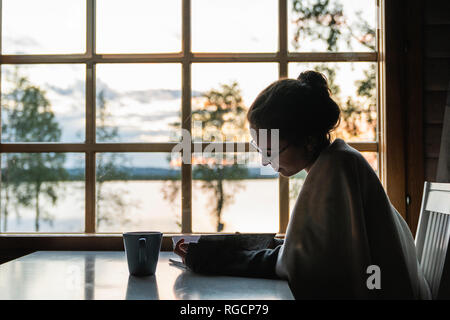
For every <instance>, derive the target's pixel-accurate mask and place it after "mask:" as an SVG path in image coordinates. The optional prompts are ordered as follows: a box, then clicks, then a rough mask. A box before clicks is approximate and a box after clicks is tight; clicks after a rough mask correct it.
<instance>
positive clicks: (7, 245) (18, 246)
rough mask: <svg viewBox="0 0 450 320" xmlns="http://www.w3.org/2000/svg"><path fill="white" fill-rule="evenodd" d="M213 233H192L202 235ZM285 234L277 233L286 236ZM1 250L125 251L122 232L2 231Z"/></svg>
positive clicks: (166, 245) (166, 238) (167, 238)
mask: <svg viewBox="0 0 450 320" xmlns="http://www.w3.org/2000/svg"><path fill="white" fill-rule="evenodd" d="M202 234H213V233H190V234H185V235H202ZM242 234H251V233H245V232H244V233H242ZM179 235H180V233H164V234H163V241H162V244H161V251H172V249H173V245H172V236H179ZM284 236H285V235H284V234H281V233H278V234H276V237H277V238H281V239H282V238H284ZM0 250H77V251H78V250H80V251H83V250H88V251H89V250H91V251H94V250H98V251H104V250H106V251H108V250H110V251H123V240H122V233H0Z"/></svg>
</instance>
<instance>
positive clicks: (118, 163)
mask: <svg viewBox="0 0 450 320" xmlns="http://www.w3.org/2000/svg"><path fill="white" fill-rule="evenodd" d="M97 110H98V114H99V117H98V120H97V128H96V129H97V133H96V134H97V141H98V142H114V141H117V140H118V137H119V129H118V128H117V127H116V126H110V125H108V124H107V119H108V117H109V116H110V113H109V112H108V109H107V103H106V99H105V91H104V90H100V92H99V93H98V95H97ZM126 162H127V160H126V158H125V156H123V155H121V154H118V153H111V154H110V155H108V156H102V155H99V156H97V165H96V167H97V168H96V217H97V221H96V223H97V227H99V226H100V224H101V223H106V224H111V223H112V222H113V220H114V218H118V219H120V221H121V223H122V224H124V223H127V222H129V220H128V219H127V218H126V217H125V216H124V212H125V210H124V208H125V207H127V208H129V207H130V206H131V205H132V204H131V203H128V202H127V201H125V200H124V196H125V195H127V194H128V192H127V191H126V190H123V189H116V190H107V189H106V188H105V185H104V183H105V182H106V181H112V180H120V181H126V180H128V179H129V174H128V173H127V172H126V171H125V170H123V167H124V165H125V164H126Z"/></svg>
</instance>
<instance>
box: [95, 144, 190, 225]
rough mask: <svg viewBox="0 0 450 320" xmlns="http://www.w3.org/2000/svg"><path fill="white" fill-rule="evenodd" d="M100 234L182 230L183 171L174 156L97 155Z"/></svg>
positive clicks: (159, 154) (158, 154)
mask: <svg viewBox="0 0 450 320" xmlns="http://www.w3.org/2000/svg"><path fill="white" fill-rule="evenodd" d="M96 161H97V164H96V167H97V173H96V179H97V184H96V205H97V221H96V222H97V231H99V232H124V231H161V232H180V230H181V220H180V219H181V214H180V213H181V196H180V194H179V192H180V188H181V182H180V177H181V170H180V166H179V164H178V163H177V162H176V161H172V159H171V154H170V153H99V154H97V160H96Z"/></svg>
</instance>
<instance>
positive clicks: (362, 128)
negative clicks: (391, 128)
mask: <svg viewBox="0 0 450 320" xmlns="http://www.w3.org/2000/svg"><path fill="white" fill-rule="evenodd" d="M306 70H316V71H320V72H322V73H323V74H324V75H325V76H326V77H327V79H328V85H329V87H330V89H331V92H332V95H333V99H334V100H335V101H336V102H337V103H338V105H339V106H340V107H341V122H340V125H339V127H338V128H337V129H336V131H335V132H334V135H335V136H336V137H339V138H342V139H344V140H346V141H375V140H376V130H377V110H376V109H377V108H376V103H377V101H376V99H377V94H376V90H377V89H376V63H372V62H341V63H290V64H289V77H290V78H297V77H298V75H299V74H300V73H301V72H303V71H306Z"/></svg>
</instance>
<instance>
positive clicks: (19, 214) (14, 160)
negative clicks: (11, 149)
mask: <svg viewBox="0 0 450 320" xmlns="http://www.w3.org/2000/svg"><path fill="white" fill-rule="evenodd" d="M84 158H85V157H84V154H78V153H3V154H2V156H1V168H2V180H1V211H0V231H1V232H83V231H84V204H85V200H84V198H85V188H84V186H85V183H84V181H85V178H84V177H85V175H84V172H85V170H84V168H85V165H84V163H85V162H84Z"/></svg>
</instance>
